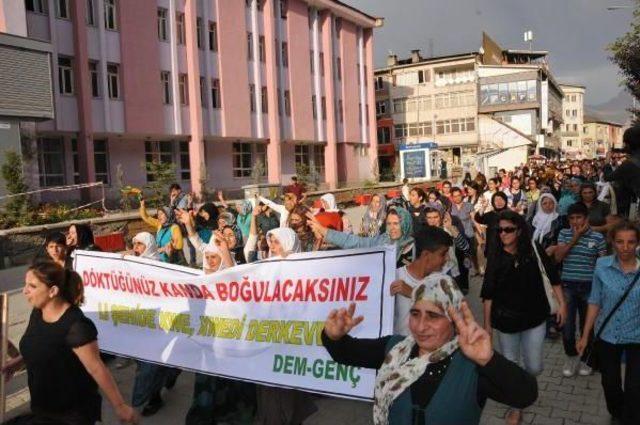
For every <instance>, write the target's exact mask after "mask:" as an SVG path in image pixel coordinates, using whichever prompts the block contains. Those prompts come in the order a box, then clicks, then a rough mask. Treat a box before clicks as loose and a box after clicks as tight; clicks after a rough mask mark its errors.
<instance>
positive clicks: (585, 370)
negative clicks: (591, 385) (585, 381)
mask: <svg viewBox="0 0 640 425" xmlns="http://www.w3.org/2000/svg"><path fill="white" fill-rule="evenodd" d="M591 374H593V369H592V368H591V366H589V365H588V364H586V363H585V362H580V367H578V375H580V376H589V375H591Z"/></svg>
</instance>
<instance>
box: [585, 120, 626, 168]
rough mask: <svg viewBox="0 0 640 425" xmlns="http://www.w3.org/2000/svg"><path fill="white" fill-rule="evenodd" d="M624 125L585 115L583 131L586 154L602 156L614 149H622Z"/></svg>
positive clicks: (587, 156)
mask: <svg viewBox="0 0 640 425" xmlns="http://www.w3.org/2000/svg"><path fill="white" fill-rule="evenodd" d="M622 127H623V126H622V124H618V123H614V122H610V121H606V120H603V119H601V118H599V117H596V116H593V115H585V116H584V123H583V126H582V133H581V137H582V150H583V154H584V156H585V157H586V158H602V157H604V156H606V155H607V153H609V152H610V151H611V150H612V149H621V148H622V133H623V132H622Z"/></svg>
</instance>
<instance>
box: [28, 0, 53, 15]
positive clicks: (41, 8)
mask: <svg viewBox="0 0 640 425" xmlns="http://www.w3.org/2000/svg"><path fill="white" fill-rule="evenodd" d="M29 5H31V9H29ZM25 9H26V11H27V12H31V13H36V14H38V15H49V7H48V1H47V0H27V1H25ZM36 9H37V10H36Z"/></svg>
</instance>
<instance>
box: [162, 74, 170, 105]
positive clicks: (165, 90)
mask: <svg viewBox="0 0 640 425" xmlns="http://www.w3.org/2000/svg"><path fill="white" fill-rule="evenodd" d="M160 84H161V85H162V101H163V103H164V104H165V105H170V104H171V73H170V72H169V71H160Z"/></svg>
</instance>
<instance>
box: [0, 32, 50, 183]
mask: <svg viewBox="0 0 640 425" xmlns="http://www.w3.org/2000/svg"><path fill="white" fill-rule="evenodd" d="M50 66H51V45H50V44H49V43H45V42H42V41H36V40H32V39H28V38H25V37H19V36H15V35H12V34H8V33H2V32H0V164H3V163H4V158H5V154H6V152H8V151H13V152H16V153H19V154H21V155H22V156H23V157H31V156H33V153H32V146H30V144H29V143H23V136H25V138H26V139H28V138H29V135H32V134H34V132H35V126H36V122H42V121H43V120H50V119H53V118H54V107H53V85H52V82H51V68H50ZM33 165H34V161H28V162H26V163H24V162H23V170H24V174H25V175H26V176H28V178H32V177H33V176H34V175H35V176H37V173H38V169H37V168H33ZM35 183H36V184H37V183H38V180H37V178H36V179H35ZM5 192H6V182H5V181H4V180H3V179H1V178H0V195H5V194H6V193H5Z"/></svg>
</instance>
